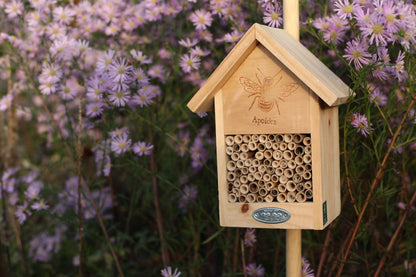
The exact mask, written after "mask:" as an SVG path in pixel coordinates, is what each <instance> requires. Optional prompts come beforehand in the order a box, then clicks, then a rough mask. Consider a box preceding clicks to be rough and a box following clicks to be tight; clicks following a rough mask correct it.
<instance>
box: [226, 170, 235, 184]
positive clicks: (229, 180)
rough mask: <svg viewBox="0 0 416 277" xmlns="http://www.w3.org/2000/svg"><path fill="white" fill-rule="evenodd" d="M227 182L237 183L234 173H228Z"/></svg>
mask: <svg viewBox="0 0 416 277" xmlns="http://www.w3.org/2000/svg"><path fill="white" fill-rule="evenodd" d="M227 181H228V182H234V181H235V174H234V172H228V173H227Z"/></svg>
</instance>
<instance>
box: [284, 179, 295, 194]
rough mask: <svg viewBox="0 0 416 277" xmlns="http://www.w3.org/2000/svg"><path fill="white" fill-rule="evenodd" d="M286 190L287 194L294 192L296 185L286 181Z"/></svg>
mask: <svg viewBox="0 0 416 277" xmlns="http://www.w3.org/2000/svg"><path fill="white" fill-rule="evenodd" d="M286 189H287V191H289V192H292V191H295V190H296V184H295V183H294V182H293V181H288V182H287V183H286Z"/></svg>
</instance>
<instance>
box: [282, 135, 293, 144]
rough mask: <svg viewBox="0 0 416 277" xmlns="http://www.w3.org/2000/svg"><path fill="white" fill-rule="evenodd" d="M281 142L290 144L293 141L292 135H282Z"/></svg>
mask: <svg viewBox="0 0 416 277" xmlns="http://www.w3.org/2000/svg"><path fill="white" fill-rule="evenodd" d="M283 140H284V141H285V142H286V143H288V142H291V141H292V140H293V135H292V134H284V135H283Z"/></svg>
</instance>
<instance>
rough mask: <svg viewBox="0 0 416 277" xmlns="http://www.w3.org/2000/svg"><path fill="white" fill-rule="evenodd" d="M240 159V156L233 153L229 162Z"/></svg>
mask: <svg viewBox="0 0 416 277" xmlns="http://www.w3.org/2000/svg"><path fill="white" fill-rule="evenodd" d="M239 159H240V154H238V153H236V152H234V153H232V154H231V160H233V161H235V162H236V161H238V160H239Z"/></svg>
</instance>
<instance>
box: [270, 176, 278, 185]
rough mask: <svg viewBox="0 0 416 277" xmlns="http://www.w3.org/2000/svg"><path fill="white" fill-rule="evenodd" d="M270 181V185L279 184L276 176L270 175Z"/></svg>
mask: <svg viewBox="0 0 416 277" xmlns="http://www.w3.org/2000/svg"><path fill="white" fill-rule="evenodd" d="M270 181H272V183H274V184H276V183H277V182H279V176H277V175H276V174H272V177H271V178H270Z"/></svg>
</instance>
